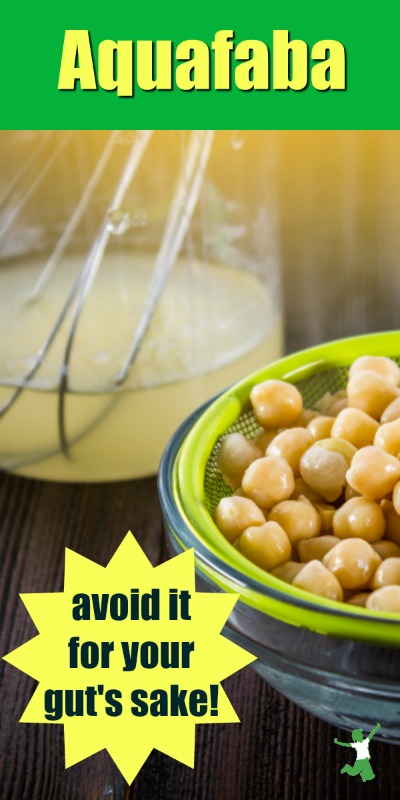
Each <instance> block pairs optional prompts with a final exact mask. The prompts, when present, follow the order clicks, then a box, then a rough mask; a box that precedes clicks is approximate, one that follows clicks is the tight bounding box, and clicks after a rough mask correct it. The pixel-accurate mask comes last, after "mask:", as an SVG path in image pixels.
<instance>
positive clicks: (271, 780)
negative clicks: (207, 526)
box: [0, 474, 400, 800]
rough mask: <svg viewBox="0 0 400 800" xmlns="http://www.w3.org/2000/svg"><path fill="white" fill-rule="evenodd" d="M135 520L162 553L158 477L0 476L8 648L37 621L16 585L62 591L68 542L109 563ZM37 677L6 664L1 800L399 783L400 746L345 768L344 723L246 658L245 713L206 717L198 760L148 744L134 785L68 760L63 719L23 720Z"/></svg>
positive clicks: (304, 799)
mask: <svg viewBox="0 0 400 800" xmlns="http://www.w3.org/2000/svg"><path fill="white" fill-rule="evenodd" d="M128 529H131V530H132V531H134V533H135V535H136V536H137V538H138V540H139V541H140V543H141V545H142V547H143V548H144V550H145V552H146V554H147V555H148V557H149V558H150V560H151V561H152V563H153V564H157V563H159V562H160V561H162V560H164V559H166V558H167V551H166V545H165V537H164V533H163V528H162V521H161V513H160V508H159V504H158V498H157V490H156V482H155V479H147V480H141V481H132V482H126V483H116V484H109V485H91V486H90V485H67V484H63V485H62V484H55V483H54V484H50V483H42V482H35V481H31V480H24V479H22V478H15V477H10V476H7V475H4V474H3V475H1V476H0V567H1V583H0V593H1V606H0V608H1V644H0V654H1V655H4V654H5V653H7V652H9V651H10V650H12V649H13V648H15V647H17V646H18V645H20V644H22V643H23V642H25V641H27V639H29V638H31V637H32V636H33V635H34V634H35V628H34V626H33V624H32V622H31V621H30V618H29V617H28V614H27V612H26V610H25V608H24V606H23V604H22V602H21V601H20V600H19V597H18V595H19V593H21V592H54V591H60V590H61V589H62V585H63V570H64V548H65V547H66V546H67V547H70V548H73V549H74V550H76V551H78V552H79V553H81V554H82V555H84V556H87V557H88V558H91V559H93V560H95V561H97V562H98V563H100V564H102V565H106V563H107V562H108V560H109V558H110V557H111V555H112V553H113V552H114V551H115V549H116V547H117V546H118V544H119V543H120V541H121V540H122V538H123V536H124V535H125V533H126V532H127V530H128ZM34 686H35V682H34V681H33V680H32V679H31V678H29V677H28V676H27V675H25V674H24V673H22V672H20V671H18V670H17V669H15V668H14V667H12V666H11V665H9V664H6V663H5V662H1V672H0V715H1V717H0V722H1V732H0V798H2V800H103V799H104V798H111V800H112V799H114V800H128V798H129V800H266V799H267V798H277V800H281V799H282V800H283V799H286V798H287V799H288V800H296V798H299V800H314V799H315V800H333V798H339V800H341V798H380V797H382V798H389V797H398V796H399V791H400V749H398V748H396V747H394V746H390V745H384V744H381V743H379V742H376V741H374V742H373V743H372V745H371V752H372V758H373V761H372V763H373V766H374V769H375V772H376V778H375V780H373V781H371V782H370V783H369V784H368V783H367V784H363V783H362V781H361V779H360V778H359V777H357V778H351V777H347V776H343V775H340V768H341V766H343V764H344V763H345V758H344V755H345V753H346V751H343V749H341V748H339V747H337V746H336V745H335V744H334V742H333V739H334V737H335V736H339V738H340V735H342V736H343V735H344V737H345V739H347V738H348V735H347V733H344V732H343V731H341V732H340V731H338V730H336V729H335V728H333V727H331V726H330V725H327V724H325V723H323V722H321V721H320V720H318V719H316V718H315V717H312V716H310V715H309V714H307V713H305V712H303V711H301V710H300V709H299V708H297V707H296V706H294V705H293V704H292V703H289V702H288V701H287V700H285V699H284V698H283V697H282V696H281V695H279V694H278V693H277V692H276V691H274V690H273V689H271V688H270V687H269V686H268V685H267V684H266V683H264V682H263V681H262V680H261V679H260V678H259V677H258V676H257V675H256V674H255V673H254V672H253V671H252V669H251V668H250V667H247V668H246V669H244V670H242V671H240V672H239V673H237V674H236V675H234V676H232V677H231V678H229V679H228V680H227V681H225V684H224V686H225V688H226V690H227V693H228V695H229V697H230V699H231V701H232V703H233V705H234V707H235V709H236V711H237V713H238V716H239V718H240V719H241V723H240V724H232V725H224V724H219V725H199V726H198V728H197V735H196V761H195V769H194V770H191V769H190V768H188V767H185V766H183V765H182V764H180V763H178V762H176V761H174V760H172V759H170V758H168V757H166V756H164V755H162V754H161V753H159V752H157V751H153V753H152V754H151V756H150V758H149V759H148V761H147V762H146V763H145V765H144V766H143V768H142V770H141V771H140V773H139V774H138V776H137V777H136V779H135V781H134V783H133V784H132V786H131V787H128V786H127V784H126V783H125V781H124V779H123V778H122V776H121V774H120V773H119V771H118V769H117V768H116V767H115V765H114V764H113V762H112V761H111V759H110V758H109V756H108V754H107V753H106V752H105V751H103V752H101V753H98V754H97V755H95V756H93V757H91V758H89V759H86V760H85V761H83V762H81V763H79V764H77V765H76V766H74V767H71V768H69V769H68V770H65V768H64V750H63V729H62V726H60V725H32V724H23V723H21V724H19V722H18V720H19V718H20V717H21V715H22V712H23V710H24V708H25V706H26V704H27V702H28V700H29V698H30V697H31V695H32V692H33V689H34Z"/></svg>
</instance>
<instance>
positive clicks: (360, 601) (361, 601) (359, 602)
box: [347, 592, 370, 608]
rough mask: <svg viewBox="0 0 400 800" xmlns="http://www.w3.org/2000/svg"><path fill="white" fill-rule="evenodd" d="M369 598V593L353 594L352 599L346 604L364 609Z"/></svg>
mask: <svg viewBox="0 0 400 800" xmlns="http://www.w3.org/2000/svg"><path fill="white" fill-rule="evenodd" d="M369 596H370V592H358V594H353V597H349V599H348V601H347V602H348V603H350V604H351V605H352V606H361V607H363V608H365V606H366V603H367V600H368V598H369Z"/></svg>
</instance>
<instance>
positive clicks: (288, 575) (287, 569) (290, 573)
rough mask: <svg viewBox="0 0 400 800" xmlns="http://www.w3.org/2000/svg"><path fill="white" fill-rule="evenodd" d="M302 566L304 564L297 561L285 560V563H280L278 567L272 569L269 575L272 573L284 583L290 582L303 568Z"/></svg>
mask: <svg viewBox="0 0 400 800" xmlns="http://www.w3.org/2000/svg"><path fill="white" fill-rule="evenodd" d="M303 566H304V564H298V563H297V561H286V563H285V564H281V565H280V566H279V567H275V569H272V570H271V575H273V576H274V578H279V580H281V581H285V583H292V581H293V578H295V576H296V575H297V574H298V573H299V572H300V570H301V569H303Z"/></svg>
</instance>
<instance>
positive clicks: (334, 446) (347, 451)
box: [315, 437, 357, 466]
mask: <svg viewBox="0 0 400 800" xmlns="http://www.w3.org/2000/svg"><path fill="white" fill-rule="evenodd" d="M315 447H325V449H326V450H331V451H332V453H340V455H341V456H343V458H345V459H346V461H347V464H348V466H350V464H351V462H352V460H353V456H354V455H355V454H356V452H357V450H356V448H355V447H354V445H352V444H350V442H346V441H345V440H344V439H333V438H332V437H331V438H330V439H320V440H319V441H318V442H315Z"/></svg>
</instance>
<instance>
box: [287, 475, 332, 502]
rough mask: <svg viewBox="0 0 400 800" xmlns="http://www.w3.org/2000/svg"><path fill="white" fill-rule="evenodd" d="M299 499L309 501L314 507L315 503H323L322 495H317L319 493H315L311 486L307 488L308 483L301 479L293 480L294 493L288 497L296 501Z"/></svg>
mask: <svg viewBox="0 0 400 800" xmlns="http://www.w3.org/2000/svg"><path fill="white" fill-rule="evenodd" d="M300 497H303V498H304V497H306V498H307V500H309V501H310V503H312V504H313V505H315V503H323V502H324V498H323V497H322V494H319V492H316V491H315V489H312V488H311V486H309V485H308V483H306V482H305V481H304V480H303V478H295V482H294V491H293V492H292V494H291V495H290V499H291V500H298V499H299V498H300Z"/></svg>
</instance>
